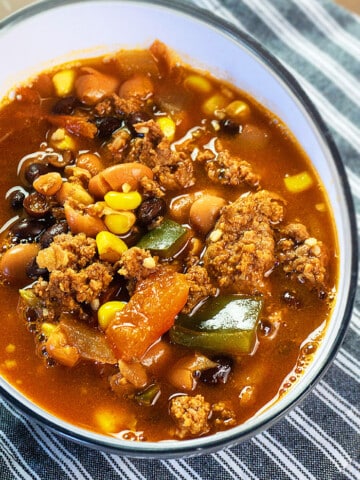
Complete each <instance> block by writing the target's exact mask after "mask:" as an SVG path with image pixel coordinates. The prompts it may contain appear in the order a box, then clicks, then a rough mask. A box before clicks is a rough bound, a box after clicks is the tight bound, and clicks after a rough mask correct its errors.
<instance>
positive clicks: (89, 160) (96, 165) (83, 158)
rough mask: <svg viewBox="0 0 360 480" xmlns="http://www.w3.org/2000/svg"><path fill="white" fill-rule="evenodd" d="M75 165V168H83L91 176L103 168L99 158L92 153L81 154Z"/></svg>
mask: <svg viewBox="0 0 360 480" xmlns="http://www.w3.org/2000/svg"><path fill="white" fill-rule="evenodd" d="M75 163H76V166H77V167H80V168H84V169H85V170H87V171H88V172H90V174H91V175H92V176H95V175H97V174H98V173H99V172H100V171H101V170H103V168H104V166H103V164H102V161H101V158H100V157H98V156H97V155H95V154H94V153H81V154H80V155H79V156H78V157H77V159H76V162H75Z"/></svg>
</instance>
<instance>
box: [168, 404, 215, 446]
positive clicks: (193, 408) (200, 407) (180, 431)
mask: <svg viewBox="0 0 360 480" xmlns="http://www.w3.org/2000/svg"><path fill="white" fill-rule="evenodd" d="M210 411H211V407H210V404H209V403H208V402H206V401H205V399H204V397H203V396H202V395H196V396H195V397H191V396H190V395H180V396H176V397H173V398H172V399H171V401H170V415H171V417H172V418H173V420H174V422H175V423H176V426H177V428H176V432H175V434H176V436H177V437H179V438H186V437H191V436H200V435H204V434H206V433H207V432H208V431H209V429H210V427H209V424H208V418H209V415H210Z"/></svg>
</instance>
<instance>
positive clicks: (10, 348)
mask: <svg viewBox="0 0 360 480" xmlns="http://www.w3.org/2000/svg"><path fill="white" fill-rule="evenodd" d="M15 350H16V346H15V345H14V344H13V343H8V344H7V345H6V347H5V352H6V353H14V352H15Z"/></svg>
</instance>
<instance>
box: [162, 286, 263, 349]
mask: <svg viewBox="0 0 360 480" xmlns="http://www.w3.org/2000/svg"><path fill="white" fill-rule="evenodd" d="M262 304H263V302H262V300H261V299H260V298H258V297H248V296H244V295H225V296H222V297H217V298H210V299H209V300H207V302H206V303H205V304H204V305H203V306H201V307H200V308H199V309H198V310H197V311H196V312H195V313H194V314H193V315H189V316H188V315H180V316H179V317H178V319H177V320H176V322H175V325H174V326H173V327H172V328H171V329H170V338H171V340H172V341H173V342H175V343H178V344H180V345H185V346H187V347H190V348H197V349H200V350H205V351H209V352H216V353H223V354H231V355H240V354H248V353H251V351H252V349H253V348H254V345H255V341H256V329H257V325H258V321H259V316H260V312H261V309H262Z"/></svg>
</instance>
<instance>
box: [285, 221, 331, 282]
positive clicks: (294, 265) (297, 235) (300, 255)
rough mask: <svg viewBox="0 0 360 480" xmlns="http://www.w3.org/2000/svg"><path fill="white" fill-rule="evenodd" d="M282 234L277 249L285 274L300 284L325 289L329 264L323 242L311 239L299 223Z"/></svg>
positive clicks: (286, 228)
mask: <svg viewBox="0 0 360 480" xmlns="http://www.w3.org/2000/svg"><path fill="white" fill-rule="evenodd" d="M281 234H282V238H281V240H280V241H279V242H278V244H277V248H278V251H279V261H280V263H281V264H282V267H283V269H284V272H285V273H287V274H288V275H289V276H290V278H291V279H293V280H294V279H297V280H298V281H299V282H300V283H305V284H308V285H310V286H319V287H323V286H324V283H325V281H326V271H327V268H326V267H327V263H328V253H327V249H326V247H325V245H324V244H323V242H321V241H319V240H317V239H316V238H314V237H310V235H309V234H308V232H307V230H306V227H305V226H304V225H302V224H298V223H297V224H290V225H288V226H287V227H285V228H283V229H282V230H281Z"/></svg>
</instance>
